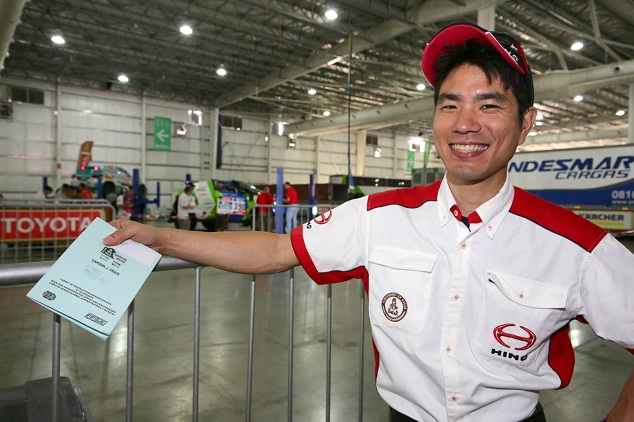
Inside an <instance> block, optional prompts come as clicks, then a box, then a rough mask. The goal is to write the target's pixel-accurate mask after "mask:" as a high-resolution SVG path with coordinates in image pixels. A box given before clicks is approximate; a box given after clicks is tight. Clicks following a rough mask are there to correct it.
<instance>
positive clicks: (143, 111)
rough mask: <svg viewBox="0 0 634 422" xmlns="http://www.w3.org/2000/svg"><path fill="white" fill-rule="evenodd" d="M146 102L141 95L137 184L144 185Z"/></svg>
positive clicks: (145, 169) (143, 94) (145, 166)
mask: <svg viewBox="0 0 634 422" xmlns="http://www.w3.org/2000/svg"><path fill="white" fill-rule="evenodd" d="M146 126H147V100H146V98H145V92H143V93H142V94H141V170H140V172H141V177H140V179H141V180H140V181H139V183H145V180H146V178H145V175H146V174H147V133H146V131H147V127H146Z"/></svg>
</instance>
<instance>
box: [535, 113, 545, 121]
mask: <svg viewBox="0 0 634 422" xmlns="http://www.w3.org/2000/svg"><path fill="white" fill-rule="evenodd" d="M535 120H544V115H543V114H541V113H537V117H535Z"/></svg>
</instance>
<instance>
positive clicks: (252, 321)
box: [246, 275, 255, 422]
mask: <svg viewBox="0 0 634 422" xmlns="http://www.w3.org/2000/svg"><path fill="white" fill-rule="evenodd" d="M254 336H255V275H253V276H251V315H250V316H249V351H248V358H247V359H248V362H247V403H246V421H247V422H249V421H250V420H251V393H252V391H253V342H254V338H255V337H254Z"/></svg>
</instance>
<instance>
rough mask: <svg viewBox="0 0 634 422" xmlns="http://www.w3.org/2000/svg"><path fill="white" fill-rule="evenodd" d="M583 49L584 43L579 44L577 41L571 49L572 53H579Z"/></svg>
mask: <svg viewBox="0 0 634 422" xmlns="http://www.w3.org/2000/svg"><path fill="white" fill-rule="evenodd" d="M582 48H583V43H582V42H579V41H577V42H575V43H573V44H572V45H571V46H570V49H571V50H572V51H579V50H581V49H582Z"/></svg>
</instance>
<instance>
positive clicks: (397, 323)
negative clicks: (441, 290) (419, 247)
mask: <svg viewBox="0 0 634 422" xmlns="http://www.w3.org/2000/svg"><path fill="white" fill-rule="evenodd" d="M368 261H369V265H368V267H369V275H370V282H369V291H368V294H369V313H370V322H371V323H372V324H373V325H375V326H380V327H383V328H389V329H394V330H397V331H402V332H404V333H406V334H412V335H414V334H420V333H421V332H422V331H423V329H424V327H425V320H426V316H427V310H428V307H429V298H430V295H431V288H432V275H433V269H434V265H435V263H436V255H432V254H428V253H423V252H418V251H411V250H407V249H400V248H395V247H392V246H377V247H375V248H374V249H373V250H372V251H371V252H370V256H369V259H368Z"/></svg>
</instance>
